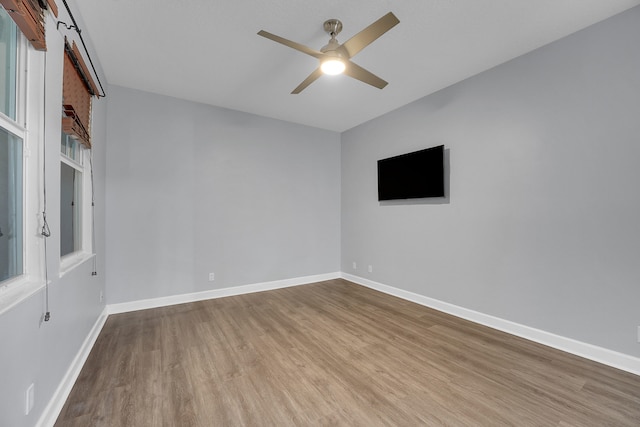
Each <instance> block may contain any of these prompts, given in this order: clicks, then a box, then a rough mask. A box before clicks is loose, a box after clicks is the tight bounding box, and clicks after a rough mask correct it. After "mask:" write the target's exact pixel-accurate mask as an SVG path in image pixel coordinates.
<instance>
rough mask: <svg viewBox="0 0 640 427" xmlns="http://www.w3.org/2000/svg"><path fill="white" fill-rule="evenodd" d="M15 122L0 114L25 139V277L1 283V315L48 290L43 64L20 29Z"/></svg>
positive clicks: (2, 121) (1, 122)
mask: <svg viewBox="0 0 640 427" xmlns="http://www.w3.org/2000/svg"><path fill="white" fill-rule="evenodd" d="M16 44H17V46H16V47H17V55H16V99H15V116H16V117H15V119H12V118H11V117H9V116H7V115H5V114H4V113H1V112H0V126H1V127H2V128H3V129H5V130H6V131H7V132H9V133H11V134H13V135H15V136H16V137H18V138H20V139H22V203H23V208H22V236H23V238H22V262H23V268H22V274H21V275H19V276H15V277H12V278H9V279H7V280H4V281H2V282H0V314H2V313H4V312H6V311H7V310H9V309H11V308H12V307H14V306H15V305H17V304H19V303H20V302H21V301H23V300H24V299H25V298H28V297H29V296H31V295H33V294H34V293H36V292H38V291H39V290H40V289H42V288H43V287H44V286H45V283H44V263H43V257H42V252H43V245H44V243H43V239H42V237H41V236H39V235H38V233H37V232H35V231H34V232H31V231H33V230H39V228H40V227H41V225H42V219H43V218H42V212H41V211H42V209H41V207H42V206H43V196H42V194H41V190H42V189H41V187H42V179H43V168H44V156H43V155H42V148H43V144H44V134H43V129H44V123H43V116H42V111H44V84H43V80H44V73H45V70H44V61H43V58H42V56H40V55H37V53H38V52H37V51H36V50H35V49H33V47H32V46H31V45H30V44H29V42H28V40H27V39H26V38H25V37H24V35H23V34H22V32H21V31H20V30H19V29H18V33H17V37H16Z"/></svg>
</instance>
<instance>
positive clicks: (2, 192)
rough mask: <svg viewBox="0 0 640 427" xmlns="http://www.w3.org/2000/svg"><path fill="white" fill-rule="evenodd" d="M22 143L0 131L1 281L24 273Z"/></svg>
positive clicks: (2, 130) (18, 139)
mask: <svg viewBox="0 0 640 427" xmlns="http://www.w3.org/2000/svg"><path fill="white" fill-rule="evenodd" d="M22 244H23V229H22V140H21V139H20V138H18V137H15V136H13V135H11V134H10V133H8V132H7V131H5V130H4V129H0V281H3V280H7V279H10V278H12V277H15V276H19V275H21V274H22V273H23V263H22Z"/></svg>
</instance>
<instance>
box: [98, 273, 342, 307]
mask: <svg viewBox="0 0 640 427" xmlns="http://www.w3.org/2000/svg"><path fill="white" fill-rule="evenodd" d="M340 277H342V276H341V273H339V272H335V273H327V274H318V275H314V276H304V277H296V278H293V279H284V280H275V281H272V282H264V283H254V284H251V285H243V286H235V287H231V288H223V289H212V290H209V291H202V292H194V293H190V294H180V295H172V296H168V297H159V298H151V299H144V300H138V301H131V302H123V303H119V304H109V305H108V306H107V310H108V313H109V314H118V313H127V312H130V311H137V310H146V309H148V308H157V307H166V306H169V305H176V304H184V303H187V302H195V301H203V300H208V299H213V298H223V297H230V296H235V295H243V294H250V293H254V292H263V291H270V290H274V289H280V288H288V287H290V286H298V285H306V284H308V283H315V282H322V281H324V280H332V279H339V278H340Z"/></svg>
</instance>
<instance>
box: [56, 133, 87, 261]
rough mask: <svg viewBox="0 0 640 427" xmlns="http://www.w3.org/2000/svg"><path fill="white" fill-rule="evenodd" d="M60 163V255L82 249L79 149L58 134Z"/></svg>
mask: <svg viewBox="0 0 640 427" xmlns="http://www.w3.org/2000/svg"><path fill="white" fill-rule="evenodd" d="M60 148H61V153H62V156H61V162H60V256H61V257H63V256H65V255H69V254H72V253H74V252H77V251H80V250H82V172H83V168H82V158H83V155H82V150H83V148H82V147H81V145H80V144H79V143H78V141H76V140H75V139H73V138H71V137H70V136H69V135H66V134H64V133H63V134H62V142H61V145H60Z"/></svg>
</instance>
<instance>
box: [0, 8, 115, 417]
mask: <svg viewBox="0 0 640 427" xmlns="http://www.w3.org/2000/svg"><path fill="white" fill-rule="evenodd" d="M69 3H70V5H71V7H72V10H76V8H75V6H74V3H73V1H69ZM60 19H62V20H64V21H66V22H69V21H70V20H69V19H68V17H67V16H66V12H65V11H64V10H63V9H60ZM76 20H77V21H78V22H79V25H80V27H81V28H83V24H82V21H81V19H80V17H79V16H76ZM83 36H84V37H85V40H86V41H87V43H88V44H89V45H90V40H89V38H88V34H86V33H84V32H83ZM63 43H64V39H63V35H61V34H60V33H58V32H57V31H56V25H55V21H53V19H52V18H51V19H50V20H48V27H47V48H48V50H47V77H46V88H47V93H46V102H47V104H46V111H47V113H46V114H47V119H46V125H47V127H46V141H47V157H46V161H47V164H46V172H47V174H46V181H47V219H48V223H49V225H50V227H51V232H52V235H51V237H50V238H49V239H48V240H47V249H48V251H47V253H48V267H49V280H50V281H51V283H50V286H49V294H50V311H51V320H50V321H49V322H43V321H42V316H43V314H44V311H45V306H44V290H42V291H40V292H37V293H36V294H35V295H33V296H31V297H30V298H28V299H26V300H24V301H22V302H21V303H20V304H19V305H17V306H15V307H13V308H11V309H10V310H9V311H7V312H5V313H3V314H2V315H0V426H3V427H4V426H11V427H31V426H33V425H35V423H36V422H37V420H38V419H39V418H40V416H41V415H42V412H43V411H44V409H45V407H46V405H47V404H48V403H49V401H50V399H51V398H52V396H53V394H54V392H55V390H56V388H57V387H58V385H59V384H60V382H61V381H62V379H63V376H64V375H65V373H66V371H67V369H68V368H69V366H70V365H71V362H72V361H73V358H74V357H75V356H76V354H77V353H78V351H79V350H80V347H81V346H82V344H83V342H84V340H85V339H86V337H87V336H88V334H89V332H90V331H91V328H92V327H93V325H94V324H95V322H96V320H97V319H98V317H99V315H100V314H101V313H102V312H103V310H104V302H100V299H99V296H100V292H103V291H104V286H105V275H104V273H105V271H104V261H105V258H104V255H105V240H104V239H105V227H104V202H105V158H106V153H105V144H106V115H107V104H106V100H104V99H101V100H95V101H94V103H93V119H92V125H93V126H92V141H93V145H94V149H93V150H94V178H95V200H96V216H95V219H96V222H95V224H96V228H95V229H96V247H95V251H96V253H97V259H96V260H97V272H98V275H97V276H91V272H92V270H93V268H92V262H91V261H88V262H85V263H84V264H82V265H80V266H78V267H76V268H75V269H73V270H71V271H69V272H68V273H67V274H66V275H64V276H63V277H60V156H59V152H60V134H61V130H60V128H61V122H60V106H61V105H62V60H63V58H64V53H63V52H64V44H63ZM36 55H37V56H38V57H39V58H40V60H42V58H43V56H42V55H43V54H41V53H37V54H36ZM93 60H94V63H96V65H97V66H98V67H99V63H98V61H97V58H95V57H94V58H93ZM31 65H32V66H33V67H34V69H35V68H36V67H38V66H39V64H35V63H34V64H31ZM41 208H42V207H41V206H38V207H37V209H41ZM38 213H39V212H33V211H32V212H28V213H27V215H37V214H38ZM43 264H44V263H43ZM31 383H34V384H35V405H34V408H33V410H32V412H31V413H30V414H29V415H25V414H24V410H25V392H26V390H27V387H28V386H29V385H30V384H31Z"/></svg>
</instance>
